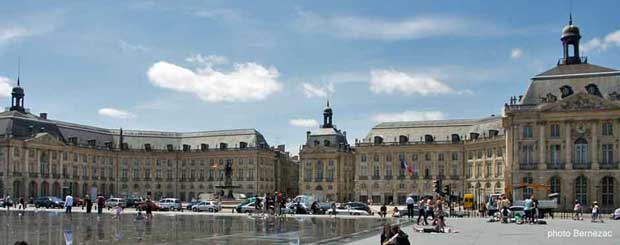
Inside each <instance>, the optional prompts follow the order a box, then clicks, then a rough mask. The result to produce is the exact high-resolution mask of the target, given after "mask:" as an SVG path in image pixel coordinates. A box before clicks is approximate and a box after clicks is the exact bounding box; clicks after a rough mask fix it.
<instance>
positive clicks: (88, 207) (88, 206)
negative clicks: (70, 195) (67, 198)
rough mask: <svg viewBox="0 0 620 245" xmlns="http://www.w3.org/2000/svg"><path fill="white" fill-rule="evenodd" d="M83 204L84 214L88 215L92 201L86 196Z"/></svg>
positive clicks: (91, 207)
mask: <svg viewBox="0 0 620 245" xmlns="http://www.w3.org/2000/svg"><path fill="white" fill-rule="evenodd" d="M84 204H85V205H86V213H87V214H89V213H90V212H91V210H92V209H93V201H92V200H91V199H90V196H89V195H88V194H86V196H85V197H84Z"/></svg>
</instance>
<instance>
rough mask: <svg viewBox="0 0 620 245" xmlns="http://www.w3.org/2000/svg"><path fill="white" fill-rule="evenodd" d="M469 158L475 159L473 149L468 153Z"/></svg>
mask: <svg viewBox="0 0 620 245" xmlns="http://www.w3.org/2000/svg"><path fill="white" fill-rule="evenodd" d="M467 159H469V160H472V159H474V152H473V151H470V152H468V153H467Z"/></svg>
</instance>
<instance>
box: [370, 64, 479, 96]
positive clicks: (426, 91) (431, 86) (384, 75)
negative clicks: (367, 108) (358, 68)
mask: <svg viewBox="0 0 620 245" xmlns="http://www.w3.org/2000/svg"><path fill="white" fill-rule="evenodd" d="M370 76H371V78H370V91H372V92H373V93H376V94H380V93H385V94H393V93H396V92H400V93H403V94H406V95H411V94H417V95H423V96H425V95H438V94H452V93H457V94H460V93H466V94H469V93H471V91H468V90H465V91H456V90H455V89H454V88H452V87H450V86H448V85H446V84H445V83H443V82H442V81H440V80H438V79H436V78H434V77H432V76H430V75H427V74H407V73H404V72H400V71H396V70H371V71H370Z"/></svg>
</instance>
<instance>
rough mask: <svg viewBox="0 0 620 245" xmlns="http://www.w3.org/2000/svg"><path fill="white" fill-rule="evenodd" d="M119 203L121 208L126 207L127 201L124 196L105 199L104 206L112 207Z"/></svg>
mask: <svg viewBox="0 0 620 245" xmlns="http://www.w3.org/2000/svg"><path fill="white" fill-rule="evenodd" d="M116 205H120V206H121V207H122V208H125V207H127V201H126V200H125V199H124V198H118V197H113V198H109V199H108V200H106V201H105V207H108V208H113V207H116Z"/></svg>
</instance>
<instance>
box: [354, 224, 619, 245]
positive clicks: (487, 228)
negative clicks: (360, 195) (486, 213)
mask: <svg viewBox="0 0 620 245" xmlns="http://www.w3.org/2000/svg"><path fill="white" fill-rule="evenodd" d="M447 222H448V225H449V226H450V227H452V228H455V229H457V230H459V233H451V234H443V233H442V234H439V233H419V232H413V230H412V229H413V225H405V226H404V228H402V230H403V231H405V232H406V233H407V234H408V235H409V240H410V241H411V242H412V244H442V245H451V244H454V245H469V244H471V245H485V244H489V245H491V244H501V245H511V244H515V245H517V244H519V245H521V244H558V245H560V244H561V245H571V244H596V245H604V244H609V245H612V244H614V245H616V244H620V221H616V220H610V219H607V220H604V223H592V222H590V220H584V221H573V220H567V219H555V220H549V221H548V224H547V225H527V224H524V225H516V224H514V223H512V224H501V223H487V222H486V220H485V219H481V218H454V219H448V220H447ZM575 230H577V231H578V232H577V233H575ZM589 231H594V232H596V233H597V234H596V235H603V236H605V234H607V235H609V236H610V237H606V238H596V237H587V236H588V235H592V233H589V234H588V232H589ZM350 244H352V245H366V244H379V232H375V234H374V235H372V236H369V237H367V238H364V239H361V240H357V241H351V243H350Z"/></svg>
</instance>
